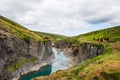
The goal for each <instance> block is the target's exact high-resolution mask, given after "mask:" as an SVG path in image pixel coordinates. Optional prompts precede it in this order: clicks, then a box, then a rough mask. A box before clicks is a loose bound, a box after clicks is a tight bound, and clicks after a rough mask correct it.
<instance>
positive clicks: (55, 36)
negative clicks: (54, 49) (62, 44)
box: [35, 32, 67, 41]
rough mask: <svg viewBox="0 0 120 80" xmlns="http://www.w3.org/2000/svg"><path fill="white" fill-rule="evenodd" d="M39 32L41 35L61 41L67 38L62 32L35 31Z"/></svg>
mask: <svg viewBox="0 0 120 80" xmlns="http://www.w3.org/2000/svg"><path fill="white" fill-rule="evenodd" d="M35 33H37V34H39V35H40V36H46V37H49V38H51V39H52V40H53V41H59V40H63V39H65V38H67V36H64V35H60V34H53V33H46V32H35Z"/></svg>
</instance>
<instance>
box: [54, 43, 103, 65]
mask: <svg viewBox="0 0 120 80" xmlns="http://www.w3.org/2000/svg"><path fill="white" fill-rule="evenodd" d="M55 46H56V47H57V48H59V49H61V50H63V51H64V52H65V55H67V56H70V57H72V59H73V62H74V63H75V64H77V63H80V62H82V61H84V60H87V59H90V58H93V57H96V56H98V55H100V54H103V51H104V47H103V46H102V45H100V44H92V43H87V42H84V43H82V44H81V45H79V46H75V44H74V42H65V41H61V42H58V43H56V44H55Z"/></svg>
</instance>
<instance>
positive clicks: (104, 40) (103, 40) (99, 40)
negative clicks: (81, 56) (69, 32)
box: [93, 37, 109, 42]
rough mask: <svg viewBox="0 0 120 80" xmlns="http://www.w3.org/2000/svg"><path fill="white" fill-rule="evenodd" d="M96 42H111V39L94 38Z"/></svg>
mask: <svg viewBox="0 0 120 80" xmlns="http://www.w3.org/2000/svg"><path fill="white" fill-rule="evenodd" d="M93 40H94V41H97V42H109V38H108V37H105V38H93Z"/></svg>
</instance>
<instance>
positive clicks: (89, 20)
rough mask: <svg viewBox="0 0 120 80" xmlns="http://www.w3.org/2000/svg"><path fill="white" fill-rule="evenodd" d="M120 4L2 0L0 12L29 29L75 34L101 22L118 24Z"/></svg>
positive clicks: (111, 0)
mask: <svg viewBox="0 0 120 80" xmlns="http://www.w3.org/2000/svg"><path fill="white" fill-rule="evenodd" d="M119 4H120V1H119V0H92V1H91V0H37V1H35V0H4V1H2V0H1V1H0V14H1V15H3V16H6V17H8V18H10V19H13V20H15V21H17V22H19V23H21V24H22V25H24V26H26V27H28V28H30V29H32V30H37V31H47V32H55V33H61V34H66V35H75V34H80V33H81V31H82V32H84V31H86V30H87V31H91V30H90V29H91V27H93V26H94V28H97V27H95V25H97V24H100V23H104V24H106V26H113V25H119V24H120V22H119V21H120V16H119V14H120V5H119ZM98 27H101V26H98ZM101 28H102V27H101Z"/></svg>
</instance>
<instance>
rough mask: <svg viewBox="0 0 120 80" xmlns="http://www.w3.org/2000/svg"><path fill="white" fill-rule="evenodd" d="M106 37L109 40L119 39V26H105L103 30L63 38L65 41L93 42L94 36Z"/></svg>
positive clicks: (115, 40)
mask: <svg viewBox="0 0 120 80" xmlns="http://www.w3.org/2000/svg"><path fill="white" fill-rule="evenodd" d="M105 37H108V38H109V39H110V41H111V42H117V41H120V26H115V27H112V28H107V29H103V30H98V31H93V32H89V33H86V34H82V35H78V36H73V37H69V38H66V39H64V40H65V41H67V42H76V44H77V45H78V44H81V43H82V42H90V43H95V41H94V40H93V39H94V38H96V39H97V38H105Z"/></svg>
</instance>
